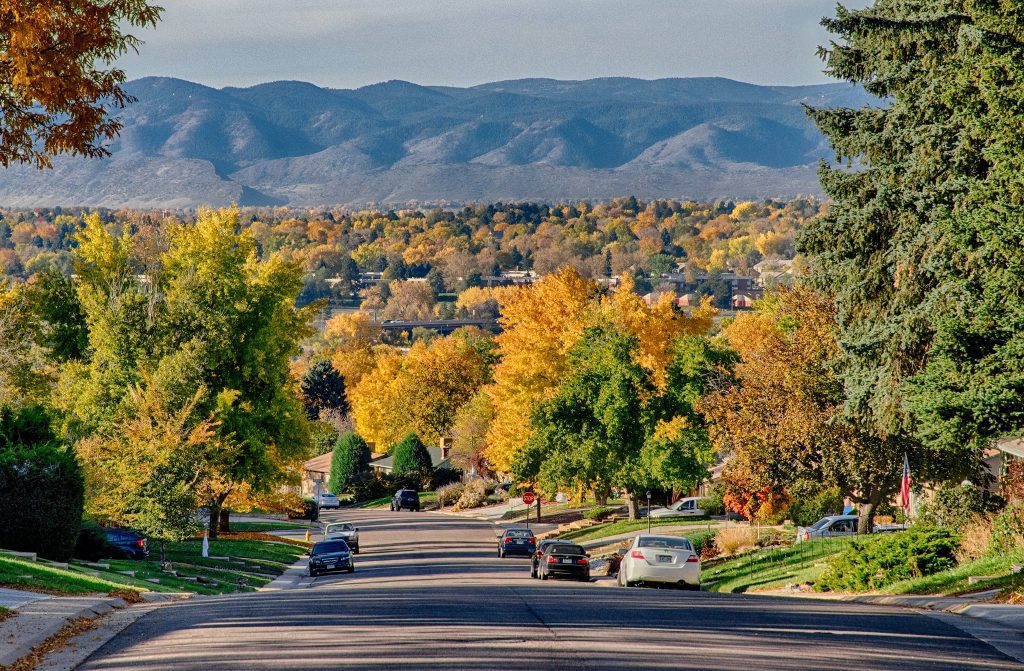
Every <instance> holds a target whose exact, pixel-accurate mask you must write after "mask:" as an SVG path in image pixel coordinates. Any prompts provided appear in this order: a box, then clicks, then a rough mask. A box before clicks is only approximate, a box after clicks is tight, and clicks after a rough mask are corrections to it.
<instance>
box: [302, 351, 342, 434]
mask: <svg viewBox="0 0 1024 671" xmlns="http://www.w3.org/2000/svg"><path fill="white" fill-rule="evenodd" d="M301 390H302V403H303V405H304V406H305V408H306V415H307V416H308V417H309V418H310V419H314V420H315V419H319V418H320V414H321V413H323V412H329V411H332V410H333V411H339V412H344V411H345V410H346V409H347V408H348V402H347V401H346V400H345V378H344V377H342V375H341V373H339V372H338V371H337V369H336V368H335V367H334V366H333V365H331V362H330V361H328V360H326V359H320V360H319V361H317V362H315V363H314V364H313V365H312V366H310V367H309V370H307V371H306V374H305V375H303V376H302V383H301Z"/></svg>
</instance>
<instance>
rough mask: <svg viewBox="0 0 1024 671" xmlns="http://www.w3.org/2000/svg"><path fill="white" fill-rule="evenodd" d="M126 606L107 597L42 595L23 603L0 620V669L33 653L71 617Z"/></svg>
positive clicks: (89, 614)
mask: <svg viewBox="0 0 1024 671" xmlns="http://www.w3.org/2000/svg"><path fill="white" fill-rule="evenodd" d="M5 591H14V590H5ZM127 606H128V603H127V602H126V601H124V600H123V599H117V598H110V597H59V598H58V597H44V598H40V599H35V600H32V601H30V602H27V603H24V604H22V605H21V606H19V607H17V608H16V609H15V611H14V612H15V615H14V616H13V617H10V618H8V619H6V620H4V621H3V622H0V668H2V667H4V666H6V665H10V664H14V663H15V662H17V661H18V660H19V659H21V658H22V657H24V656H25V655H27V654H29V653H30V652H32V648H34V647H36V646H37V645H39V644H40V643H42V642H43V641H45V640H46V639H48V638H50V637H51V636H53V635H54V634H56V633H57V632H59V631H60V630H61V629H63V628H64V625H66V624H67V623H68V622H70V621H71V620H74V619H76V618H80V617H95V616H97V615H104V614H106V613H109V612H110V611H112V610H114V609H115V608H125V607H127Z"/></svg>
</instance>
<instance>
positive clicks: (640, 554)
mask: <svg viewBox="0 0 1024 671" xmlns="http://www.w3.org/2000/svg"><path fill="white" fill-rule="evenodd" d="M629 556H630V557H632V558H633V559H647V557H645V556H644V553H643V552H641V551H640V550H633V551H632V552H630V553H629Z"/></svg>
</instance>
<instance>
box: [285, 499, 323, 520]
mask: <svg viewBox="0 0 1024 671" xmlns="http://www.w3.org/2000/svg"><path fill="white" fill-rule="evenodd" d="M288 519H290V520H309V521H311V522H316V519H317V518H316V501H315V500H313V499H310V498H305V497H303V499H302V509H301V510H289V511H288Z"/></svg>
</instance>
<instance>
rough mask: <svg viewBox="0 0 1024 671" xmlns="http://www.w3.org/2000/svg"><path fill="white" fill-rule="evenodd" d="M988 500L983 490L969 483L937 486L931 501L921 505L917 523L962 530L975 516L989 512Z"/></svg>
mask: <svg viewBox="0 0 1024 671" xmlns="http://www.w3.org/2000/svg"><path fill="white" fill-rule="evenodd" d="M988 499H989V497H988V495H987V493H986V492H985V490H983V489H981V488H980V487H977V486H976V485H973V484H971V483H970V482H964V483H961V484H950V483H945V484H942V485H939V488H938V489H936V490H935V495H934V496H932V498H931V500H929V501H927V502H925V503H924V504H922V505H921V508H920V510H919V511H918V519H917V522H918V523H919V524H926V525H929V526H946V527H950V528H951V529H962V528H964V527H965V526H966V525H967V524H968V523H969V522H970V521H971V519H972V518H973V517H974V516H975V515H980V514H983V513H985V512H989V501H988Z"/></svg>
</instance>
